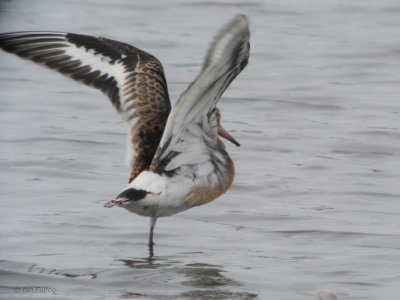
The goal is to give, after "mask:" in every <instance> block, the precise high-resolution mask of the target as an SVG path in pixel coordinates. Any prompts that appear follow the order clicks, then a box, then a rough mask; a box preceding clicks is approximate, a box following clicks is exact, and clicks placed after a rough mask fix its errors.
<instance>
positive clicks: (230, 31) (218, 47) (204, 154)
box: [150, 15, 250, 175]
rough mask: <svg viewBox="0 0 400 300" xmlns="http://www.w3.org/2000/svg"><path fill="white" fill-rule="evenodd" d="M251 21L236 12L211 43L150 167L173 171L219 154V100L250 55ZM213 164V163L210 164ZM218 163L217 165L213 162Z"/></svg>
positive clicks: (173, 115) (180, 100)
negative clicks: (217, 107)
mask: <svg viewBox="0 0 400 300" xmlns="http://www.w3.org/2000/svg"><path fill="white" fill-rule="evenodd" d="M249 38H250V32H249V29H248V21H247V18H246V17H245V16H244V15H238V16H236V17H235V18H234V19H233V20H232V21H231V22H230V23H229V24H228V25H227V26H226V27H225V28H224V30H222V32H221V33H220V34H219V35H218V36H217V37H216V39H215V41H214V42H213V43H212V45H211V47H210V49H209V51H208V53H207V56H206V59H205V62H204V65H203V68H202V70H201V72H200V74H199V75H198V76H197V78H196V79H195V80H194V81H193V82H192V83H191V84H190V86H189V87H188V88H187V89H186V91H184V92H183V94H182V95H181V96H180V98H179V100H178V101H177V103H176V105H175V106H174V108H173V109H172V111H171V113H170V115H169V118H168V121H167V125H166V128H165V131H164V134H163V136H162V139H161V142H160V145H159V148H158V149H157V152H156V155H155V158H154V160H153V162H152V164H151V166H150V170H152V171H154V172H157V173H160V174H162V173H165V174H167V175H168V174H171V172H175V171H177V170H178V169H179V168H181V167H182V166H184V165H204V166H205V165H207V164H208V165H210V164H212V162H215V161H216V159H217V161H218V160H219V161H221V160H224V158H223V157H220V156H221V155H219V157H212V156H215V155H217V156H218V153H217V152H218V151H210V150H215V149H218V140H217V118H216V104H217V102H218V100H219V99H220V97H221V95H222V94H223V92H224V91H225V90H226V88H227V87H228V86H229V84H230V83H231V82H232V81H233V79H234V78H235V77H236V76H237V75H238V74H239V73H240V72H241V71H242V70H243V69H244V68H245V66H246V65H247V62H248V58H249V48H250V44H249ZM211 167H213V166H211ZM214 167H215V166H214Z"/></svg>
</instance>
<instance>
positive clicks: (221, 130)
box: [218, 125, 240, 147]
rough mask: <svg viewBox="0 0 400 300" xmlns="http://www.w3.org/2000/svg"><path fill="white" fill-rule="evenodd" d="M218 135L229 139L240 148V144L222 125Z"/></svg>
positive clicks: (219, 126)
mask: <svg viewBox="0 0 400 300" xmlns="http://www.w3.org/2000/svg"><path fill="white" fill-rule="evenodd" d="M218 135H220V136H222V137H223V138H225V139H227V140H228V141H230V142H231V143H232V144H235V145H236V146H238V147H239V146H240V144H239V143H238V142H237V141H236V140H235V139H234V138H233V137H232V136H231V135H230V134H229V133H228V132H227V131H226V130H225V129H224V128H223V127H222V126H221V125H218Z"/></svg>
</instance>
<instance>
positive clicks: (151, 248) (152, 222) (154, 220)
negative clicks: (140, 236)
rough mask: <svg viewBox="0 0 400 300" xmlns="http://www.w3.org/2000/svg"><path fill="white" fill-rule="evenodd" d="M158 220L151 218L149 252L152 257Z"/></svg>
mask: <svg viewBox="0 0 400 300" xmlns="http://www.w3.org/2000/svg"><path fill="white" fill-rule="evenodd" d="M156 222H157V218H155V217H151V218H150V235H149V251H150V255H151V256H152V255H153V245H154V243H153V232H154V226H155V225H156Z"/></svg>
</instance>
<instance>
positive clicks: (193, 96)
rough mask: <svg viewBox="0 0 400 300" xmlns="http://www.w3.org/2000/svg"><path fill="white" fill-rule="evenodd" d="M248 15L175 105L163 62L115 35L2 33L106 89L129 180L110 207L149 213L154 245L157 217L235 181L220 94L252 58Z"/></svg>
mask: <svg viewBox="0 0 400 300" xmlns="http://www.w3.org/2000/svg"><path fill="white" fill-rule="evenodd" d="M249 38H250V33H249V29H248V21H247V18H246V16H244V15H237V16H236V17H234V18H233V20H231V21H230V22H229V24H227V25H226V26H225V27H224V28H223V30H222V31H221V32H220V33H219V34H218V35H217V36H216V38H215V40H214V42H213V43H212V44H211V47H210V48H209V50H208V53H207V55H206V59H205V61H204V64H203V67H202V69H201V72H200V74H199V75H198V76H197V77H196V79H195V80H194V81H193V82H192V83H191V84H190V85H189V87H188V88H187V89H186V90H185V91H184V92H183V93H182V95H181V96H180V98H179V99H178V101H177V102H176V104H175V106H174V107H173V108H172V110H171V105H170V101H169V96H168V89H167V83H166V80H165V76H164V71H163V68H162V66H161V63H160V62H159V61H158V60H157V59H156V58H155V57H154V56H152V55H150V54H148V53H146V52H144V51H142V50H140V49H137V48H135V47H133V46H131V45H128V44H125V43H121V42H118V41H114V40H110V39H106V38H101V37H93V36H87V35H80V34H73V33H62V32H47V31H43V32H42V31H39V32H29V31H26V32H13V33H4V34H0V47H1V48H2V49H3V50H5V51H7V52H10V53H13V54H16V55H18V56H20V57H22V58H24V59H28V60H32V61H34V62H36V63H38V64H40V65H42V66H45V67H47V68H50V69H53V70H56V71H58V72H60V73H62V74H64V75H66V76H68V77H70V78H72V79H74V80H76V81H78V82H81V83H83V84H86V85H88V86H91V87H94V88H97V89H99V90H101V91H102V92H103V93H104V94H106V95H107V96H108V97H109V98H110V100H111V102H112V104H113V105H114V106H115V108H116V109H117V111H118V112H119V113H120V114H121V115H122V118H123V119H124V121H125V122H126V123H127V124H128V127H129V132H128V135H129V144H130V146H131V148H132V150H133V153H134V154H133V161H132V171H131V174H130V177H129V184H128V186H127V187H126V188H125V189H124V190H123V191H122V192H121V193H120V194H119V195H118V196H117V197H116V198H115V199H114V200H112V201H110V202H108V203H106V204H105V207H113V206H120V207H123V208H126V209H127V210H129V211H130V212H133V213H136V214H139V215H141V216H147V217H150V236H149V249H150V253H151V254H152V252H153V230H154V225H155V223H156V221H157V218H159V217H165V216H170V215H173V214H176V213H178V212H181V211H184V210H187V209H189V208H191V207H194V206H198V205H202V204H205V203H208V202H210V201H212V200H214V199H216V198H217V197H219V196H220V195H222V194H223V193H225V192H226V191H227V190H228V189H229V187H230V186H231V184H232V181H233V178H234V173H235V170H234V165H233V161H232V160H231V158H230V157H229V155H228V153H227V152H226V150H225V146H224V144H223V143H222V141H221V140H220V139H219V138H218V135H220V136H222V137H224V138H226V139H227V140H229V141H231V142H232V143H234V144H235V145H237V146H239V144H238V143H237V142H236V141H235V140H234V139H233V138H232V137H231V136H230V135H229V134H228V133H227V132H226V131H225V130H224V129H223V128H222V126H221V125H220V113H219V110H218V108H216V105H217V102H218V100H219V99H220V97H221V95H222V94H223V93H224V91H225V90H226V89H227V87H228V86H229V84H230V83H231V82H232V81H233V79H234V78H235V77H236V76H237V75H238V74H239V73H240V72H241V71H242V70H243V69H244V68H245V66H246V65H247V62H248V58H249V48H250V44H249Z"/></svg>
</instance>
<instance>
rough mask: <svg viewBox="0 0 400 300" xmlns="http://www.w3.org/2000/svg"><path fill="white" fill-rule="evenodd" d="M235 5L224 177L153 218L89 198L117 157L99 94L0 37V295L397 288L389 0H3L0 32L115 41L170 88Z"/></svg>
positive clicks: (395, 13)
mask: <svg viewBox="0 0 400 300" xmlns="http://www.w3.org/2000/svg"><path fill="white" fill-rule="evenodd" d="M236 13H245V14H247V15H248V16H249V17H250V21H251V32H252V37H251V46H252V52H251V58H250V64H249V66H248V67H247V68H246V70H245V71H244V72H243V73H242V74H241V75H240V76H239V77H238V78H237V79H236V81H235V82H234V83H233V84H232V86H231V87H230V88H229V89H228V91H227V92H226V93H225V95H224V97H223V99H222V100H221V102H220V104H219V107H220V109H221V111H222V117H223V123H224V125H225V128H227V129H228V130H229V131H230V132H231V133H232V135H234V136H235V138H236V139H237V140H238V141H239V142H240V143H241V144H242V146H241V147H240V148H236V147H234V146H231V145H227V147H228V150H229V152H230V154H231V157H232V158H233V159H234V161H235V164H236V171H237V172H236V173H237V174H236V181H235V183H234V185H233V187H232V188H231V189H230V190H229V191H228V193H226V194H225V195H224V196H222V197H221V198H219V199H218V200H216V201H214V202H212V203H210V204H207V205H205V206H202V207H198V208H195V209H192V210H189V211H187V212H185V213H182V214H178V215H176V216H173V217H170V218H165V219H160V220H159V222H158V224H157V226H156V231H155V242H156V246H155V255H154V257H152V258H149V256H148V251H147V246H146V243H147V236H148V219H146V218H143V217H139V216H136V215H132V214H129V213H128V212H127V211H125V210H122V209H118V208H114V209H105V208H103V204H104V203H105V202H107V201H108V200H110V199H112V198H113V197H114V196H115V195H117V194H118V193H119V192H120V191H121V190H122V189H123V188H124V187H125V184H126V180H127V176H128V173H129V169H128V167H126V165H125V163H124V157H125V149H126V146H125V131H124V127H123V124H122V122H121V120H120V119H119V117H118V116H117V114H116V113H115V112H114V111H113V108H112V106H111V105H110V104H109V103H108V101H107V99H106V98H105V97H104V96H102V95H101V94H100V93H99V92H97V91H96V90H92V89H90V88H87V87H85V86H83V85H79V84H76V83H74V82H72V81H70V80H68V79H65V78H64V77H62V76H59V75H58V74H56V73H53V72H50V71H48V70H45V69H42V68H39V67H37V66H35V65H34V64H32V63H28V62H26V61H23V60H21V59H19V58H17V57H14V56H12V55H9V54H6V53H3V52H2V53H0V107H1V109H0V114H1V115H0V116H1V117H0V126H1V131H0V142H1V147H0V165H1V173H0V186H1V188H0V195H1V202H0V205H1V211H0V217H1V226H0V228H1V229H0V235H1V241H0V247H1V248H0V258H1V262H0V271H1V283H0V286H1V288H0V298H2V299H32V298H33V299H116V298H135V299H253V298H254V299H312V297H313V295H314V294H315V292H316V291H318V290H322V289H327V290H331V291H333V292H335V293H336V294H337V295H338V297H339V299H398V297H399V296H398V295H399V293H400V201H399V200H400V187H399V178H400V130H399V128H400V115H399V96H400V72H399V71H400V32H399V31H400V29H399V28H400V4H399V3H398V1H395V0H383V1H378V0H368V1H365V0H363V1H361V0H359V1H351V2H348V1H334V0H328V1H316V0H314V1H312V0H308V1H294V0H293V1H242V2H239V1H208V2H204V1H168V2H167V1H147V0H146V1H127V0H126V1H123V0H119V1H112V2H111V1H106V0H102V1H83V0H79V1H50V0H37V1H29V0H25V1H18V2H15V1H1V2H0V29H1V30H0V31H2V32H3V31H4V32H5V31H18V30H54V31H68V32H77V33H86V34H92V35H102V36H106V37H110V38H114V39H118V40H120V41H125V42H128V43H131V44H133V45H135V46H137V47H139V48H142V49H145V50H147V51H149V52H150V53H152V54H154V55H155V56H157V57H158V58H159V59H160V60H161V61H162V62H163V64H164V68H165V71H166V76H167V79H168V83H169V89H170V95H171V99H172V101H174V100H175V99H177V97H178V96H179V94H180V93H181V92H182V90H183V89H185V88H186V86H187V85H188V84H189V83H190V81H191V80H192V79H193V78H194V77H195V76H196V74H197V72H198V71H199V68H200V66H201V63H202V59H203V57H204V54H205V51H206V49H207V47H208V44H209V42H210V41H211V40H212V36H213V35H214V34H215V32H216V31H217V30H218V29H219V28H220V27H221V26H222V24H223V23H225V22H226V21H227V20H229V19H230V18H231V16H232V15H234V14H236Z"/></svg>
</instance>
